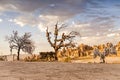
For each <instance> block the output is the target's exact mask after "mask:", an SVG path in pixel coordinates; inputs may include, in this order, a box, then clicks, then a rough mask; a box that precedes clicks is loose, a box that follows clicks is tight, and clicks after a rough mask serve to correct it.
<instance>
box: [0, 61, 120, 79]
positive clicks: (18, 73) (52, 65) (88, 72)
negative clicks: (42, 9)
mask: <svg viewBox="0 0 120 80" xmlns="http://www.w3.org/2000/svg"><path fill="white" fill-rule="evenodd" d="M0 80H120V64H82V63H62V62H0Z"/></svg>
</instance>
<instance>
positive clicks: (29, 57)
mask: <svg viewBox="0 0 120 80" xmlns="http://www.w3.org/2000/svg"><path fill="white" fill-rule="evenodd" d="M24 61H27V62H34V61H40V56H39V55H35V54H33V55H32V56H27V57H25V58H24Z"/></svg>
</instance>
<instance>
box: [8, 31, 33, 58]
mask: <svg viewBox="0 0 120 80" xmlns="http://www.w3.org/2000/svg"><path fill="white" fill-rule="evenodd" d="M30 38H31V34H30V33H25V34H24V35H23V36H19V35H18V32H17V31H13V34H11V35H10V36H7V37H6V40H7V41H8V42H9V47H10V52H11V54H12V50H13V49H16V50H17V60H19V59H20V58H19V56H20V51H21V50H22V51H23V52H27V53H30V54H32V52H33V51H34V49H35V46H34V44H33V41H32V40H31V39H30Z"/></svg>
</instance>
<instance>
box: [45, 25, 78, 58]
mask: <svg viewBox="0 0 120 80" xmlns="http://www.w3.org/2000/svg"><path fill="white" fill-rule="evenodd" d="M64 27H66V26H65V25H64V24H63V25H61V26H60V27H58V23H57V24H56V25H55V28H54V34H53V35H54V36H52V34H51V32H49V31H48V27H47V29H46V37H47V40H48V42H49V44H50V45H51V47H53V49H54V51H55V60H58V58H57V53H58V50H59V49H61V48H62V47H68V46H73V47H74V46H75V43H73V38H74V37H76V35H79V33H78V32H75V31H71V32H70V33H69V34H65V33H62V35H59V31H60V30H61V29H62V28H64ZM51 37H52V38H51ZM60 37H61V38H60Z"/></svg>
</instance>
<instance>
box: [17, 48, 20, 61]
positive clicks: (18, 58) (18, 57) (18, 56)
mask: <svg viewBox="0 0 120 80" xmlns="http://www.w3.org/2000/svg"><path fill="white" fill-rule="evenodd" d="M17 54H18V55H17V60H18V61H19V60H20V47H19V48H18V52H17Z"/></svg>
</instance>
